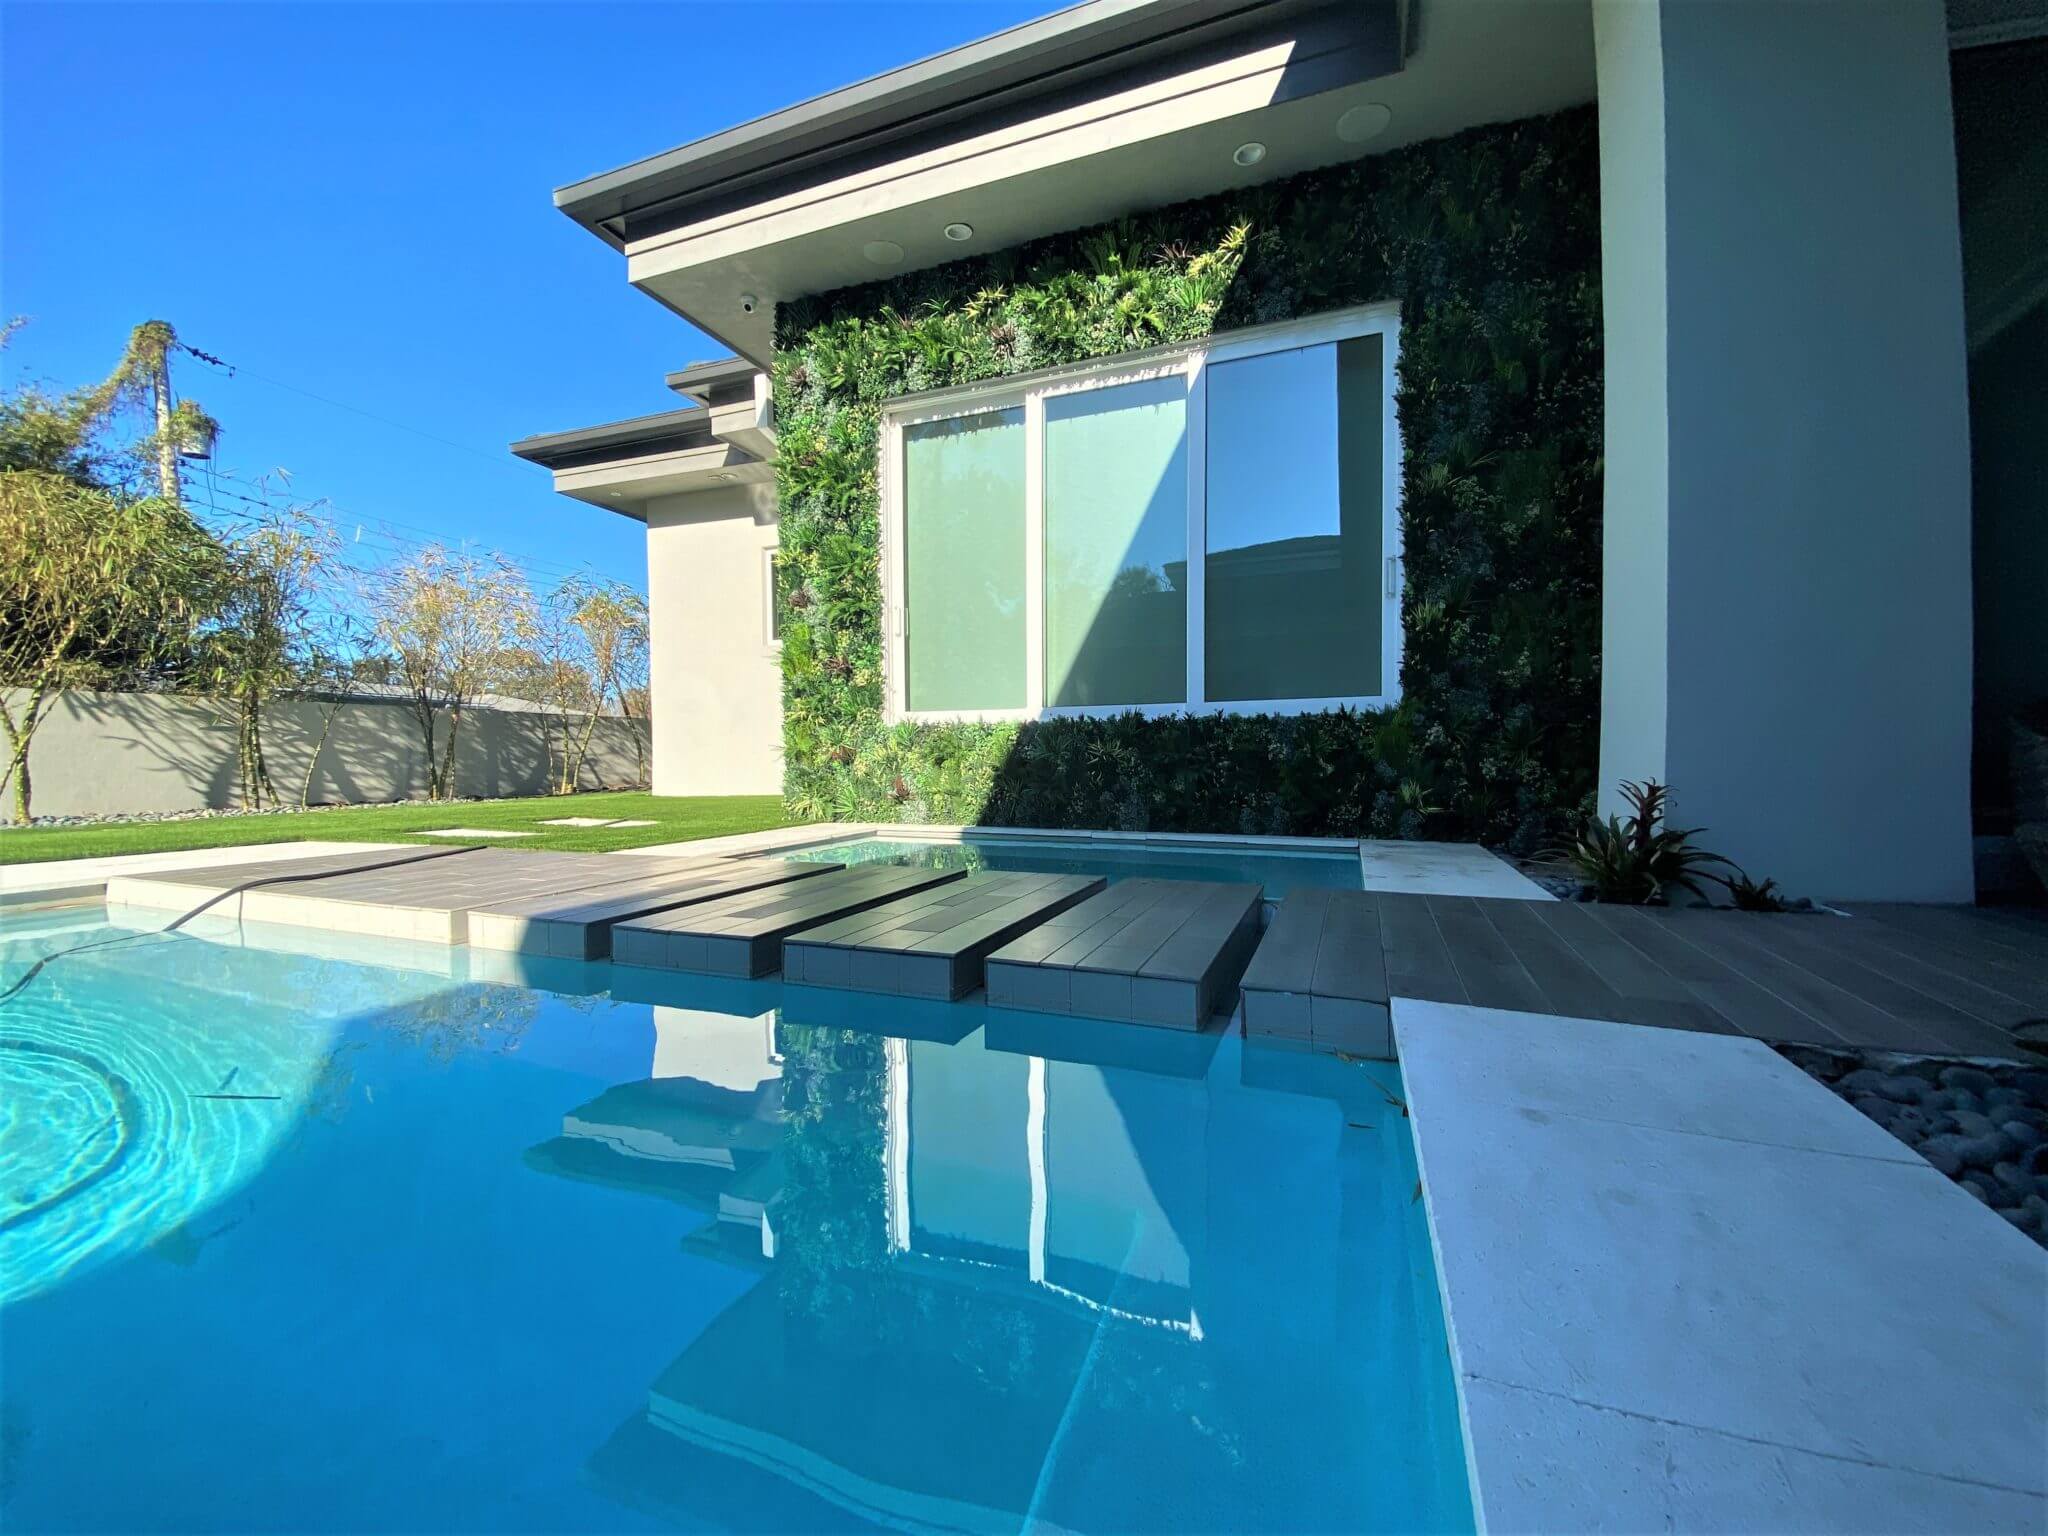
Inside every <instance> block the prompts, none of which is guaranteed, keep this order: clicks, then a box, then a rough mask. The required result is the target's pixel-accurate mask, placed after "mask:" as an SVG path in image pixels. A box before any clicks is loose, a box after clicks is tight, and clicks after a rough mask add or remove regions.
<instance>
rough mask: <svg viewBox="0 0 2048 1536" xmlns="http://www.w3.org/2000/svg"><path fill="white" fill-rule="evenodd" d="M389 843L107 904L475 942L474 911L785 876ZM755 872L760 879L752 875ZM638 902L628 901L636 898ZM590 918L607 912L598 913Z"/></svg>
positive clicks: (159, 888) (195, 879) (212, 875)
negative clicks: (406, 849) (415, 849)
mask: <svg viewBox="0 0 2048 1536" xmlns="http://www.w3.org/2000/svg"><path fill="white" fill-rule="evenodd" d="M419 852H420V854H421V855H422V856H421V857H417V858H399V857H396V856H395V855H394V854H393V853H392V852H391V851H389V850H387V851H384V852H382V853H367V854H364V855H361V856H360V857H357V856H352V855H346V854H327V855H321V856H319V857H317V858H314V859H309V860H307V861H306V862H305V864H304V866H303V867H301V866H299V865H298V863H297V861H287V862H286V863H283V864H275V863H273V864H259V865H253V866H251V865H226V866H222V867H218V868H206V869H196V870H184V871H180V872H178V873H177V874H174V875H163V876H157V877H142V876H126V877H123V878H120V879H116V880H111V881H109V882H108V884H107V902H108V904H109V905H111V906H122V905H125V906H139V907H150V908H155V909H157V910H176V911H187V910H193V909H199V908H203V909H205V910H206V911H208V912H210V913H212V914H214V915H217V916H221V917H238V918H242V919H245V920H247V921H249V922H265V923H279V924H284V925H287V926H291V927H302V928H325V929H328V930H331V931H333V932H337V933H353V934H362V935H367V936H371V937H377V938H394V939H415V940H419V941H422V942H425V943H431V944H466V943H469V942H470V914H471V913H472V912H484V911H489V912H505V913H507V914H512V913H514V912H516V910H517V909H519V908H520V907H522V906H525V907H534V906H540V905H547V904H552V905H553V906H554V907H555V908H556V909H557V910H564V909H568V908H570V907H574V906H579V905H584V906H591V905H594V904H596V903H597V902H599V901H600V900H601V899H609V898H626V897H629V896H632V895H635V894H637V893H640V892H644V891H647V890H650V889H658V890H660V891H662V892H663V893H665V894H667V895H669V896H672V897H673V899H674V901H675V902H677V903H680V902H683V901H686V900H689V899H690V898H689V894H688V891H689V888H690V887H692V886H696V885H702V886H706V887H708V891H709V894H713V895H717V894H722V893H724V892H726V891H730V890H732V889H734V888H735V886H734V884H733V883H732V882H733V881H734V880H736V879H739V880H744V879H748V878H752V877H753V876H750V875H749V874H748V873H747V872H746V870H747V866H755V869H754V872H753V874H754V875H757V876H759V877H760V879H768V878H773V879H787V878H791V877H792V876H791V875H790V873H788V869H789V866H788V864H787V863H786V862H785V861H783V860H777V859H760V860H737V859H701V858H698V859H682V858H655V857H635V858H631V859H626V858H619V857H616V856H614V855H610V854H596V853H588V854H579V853H523V852H514V851H512V850H510V849H505V848H453V849H447V850H442V849H424V850H419ZM756 883H759V880H757V881H756ZM629 904H630V903H629ZM592 920H593V921H601V920H602V919H601V918H595V917H593V919H592Z"/></svg>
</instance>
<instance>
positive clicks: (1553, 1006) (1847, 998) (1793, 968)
mask: <svg viewBox="0 0 2048 1536" xmlns="http://www.w3.org/2000/svg"><path fill="white" fill-rule="evenodd" d="M1367 899H1368V900H1369V901H1371V902H1372V903H1373V905H1374V907H1375V908H1376V916H1377V918H1378V923H1379V941H1380V948H1381V954H1382V957H1383V959H1384V963H1385V966H1386V979H1387V990H1388V992H1389V993H1390V994H1391V995H1392V996H1394V997H1410V998H1419V999H1424V1000H1428V1001H1433V1002H1448V1003H1469V1004H1472V1005H1475V1006H1477V1007H1482V1008H1501V1009H1509V1010H1514V1011H1518V1012H1527V1013H1548V1014H1562V1015H1568V1016H1571V1017H1576V1018H1588V1019H1609V1020H1618V1021H1622V1022H1627V1023H1634V1024H1653V1025H1661V1026H1664V1027H1666V1028H1673V1029H1695V1030H1706V1031H1710V1032H1714V1033H1719V1034H1738V1035H1749V1036H1752V1037H1754V1038H1756V1039H1760V1040H1769V1041H1774V1042H1796V1043H1800V1044H1809V1045H1822V1046H1837V1047H1851V1046H1853V1047H1857V1048H1863V1049H1873V1050H1892V1051H1905V1052H1912V1053H1921V1054H1928V1055H1961V1056H2006V1057H2011V1056H2023V1055H2024V1054H2025V1053H2024V1052H2023V1051H2022V1050H2021V1049H2020V1048H2019V1047H2018V1046H2017V1044H2016V1043H2015V1041H2014V1039H2013V1033H2012V1031H2013V1030H2014V1029H2015V1028H2016V1027H2017V1026H2018V1025H2020V1024H2022V1023H2024V1022H2027V1021H2029V1020H2034V1019H2040V1018H2043V1017H2048V921H2044V920H2042V919H2038V918H2035V917H2032V916H2029V915H2025V914H2021V913H2017V912H2000V911H1995V910H1986V909H1982V908H1963V907H1913V906H1879V905H1872V906H1868V907H1862V908H1857V909H1855V911H1854V913H1853V915H1851V916H1849V917H1834V916H1829V915H1825V914H1789V913H1788V914H1764V913H1746V912H1729V911H1704V910H1697V909H1678V910H1661V909H1656V908H1648V907H1622V906H1605V905H1598V904H1576V903H1570V902H1538V901H1526V902H1525V901H1501V900H1485V899H1473V898H1466V897H1451V896H1369V897H1368V898H1367Z"/></svg>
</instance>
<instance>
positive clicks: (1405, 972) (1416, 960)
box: [1372, 894, 1472, 1003]
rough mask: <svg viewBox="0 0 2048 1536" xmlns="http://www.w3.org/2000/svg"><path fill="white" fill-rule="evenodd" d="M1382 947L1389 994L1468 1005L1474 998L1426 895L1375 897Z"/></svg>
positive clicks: (1375, 909) (1375, 895)
mask: <svg viewBox="0 0 2048 1536" xmlns="http://www.w3.org/2000/svg"><path fill="white" fill-rule="evenodd" d="M1372 904H1373V909H1374V911H1375V913H1376V914H1377V915H1378V917H1379V921H1380V948H1381V951H1382V952H1383V953H1384V954H1385V956H1386V961H1387V991H1388V993H1389V994H1390V995H1391V996H1394V997H1413V998H1417V999H1420V1000H1422V1001H1424V1002H1431V1003H1469V1002H1471V1001H1472V996H1471V994H1470V993H1469V992H1467V991H1466V990H1465V983H1464V982H1463V981H1462V980H1460V979H1459V976H1458V968H1457V967H1456V966H1455V965H1453V964H1452V963H1451V951H1450V946H1449V945H1447V944H1446V943H1445V942H1444V936H1443V934H1442V933H1441V932H1439V931H1438V929H1437V925H1436V918H1435V916H1434V915H1433V914H1432V913H1431V912H1430V910H1429V898H1428V897H1426V896H1405V895H1404V896H1390V895H1382V894H1374V895H1373V896H1372Z"/></svg>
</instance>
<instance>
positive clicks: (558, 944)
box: [469, 855, 844, 960]
mask: <svg viewBox="0 0 2048 1536" xmlns="http://www.w3.org/2000/svg"><path fill="white" fill-rule="evenodd" d="M522 857H530V855H522ZM843 867H844V866H843V865H839V864H828V863H824V862H821V861H818V860H798V859H774V858H768V859H711V860H707V861H705V862H704V863H702V864H699V865H695V866H692V867H691V868H689V869H686V870H677V871H670V872H667V873H657V874H656V875H654V876H652V877H641V878H638V879H622V880H621V881H619V882H618V883H616V884H611V885H601V886H597V887H594V888H591V889H586V890H577V891H549V892H547V893H545V894H542V895H528V896H515V897H510V898H493V899H492V900H490V901H489V902H487V903H486V904H484V905H482V906H477V907H472V908H471V909H470V913H469V943H470V945H471V947H472V948H476V949H509V950H513V951H515V952H517V953H519V954H522V955H553V956H554V957H555V958H557V959H560V960H606V959H609V958H610V957H611V953H612V942H613V934H614V932H615V931H616V929H617V927H618V925H619V924H620V923H622V922H627V921H630V920H632V919H635V918H645V917H650V916H652V917H660V916H665V915H668V914H670V913H673V912H675V911H676V910H678V909H682V910H689V909H691V908H694V907H696V906H700V905H703V904H706V903H712V902H717V901H719V900H721V899H731V898H735V897H738V896H740V895H742V894H744V895H747V896H758V894H759V893H761V892H763V891H767V890H774V889H777V888H779V887H782V886H788V885H804V884H808V883H809V882H810V881H811V880H812V879H814V878H816V877H817V876H820V875H826V874H830V873H832V872H834V871H836V870H839V869H841V868H843Z"/></svg>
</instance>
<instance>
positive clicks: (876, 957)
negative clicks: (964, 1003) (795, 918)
mask: <svg viewBox="0 0 2048 1536" xmlns="http://www.w3.org/2000/svg"><path fill="white" fill-rule="evenodd" d="M1103 885H1104V882H1103V880H1102V877H1101V876H1099V875H1024V874H978V875H969V876H967V877H966V878H965V879H964V880H959V881H955V882H953V883H951V884H949V885H945V886H940V887H937V888H935V889H932V890H927V891H921V892H919V893H918V894H917V895H915V896H904V897H899V898H898V899H896V900H895V901H890V902H885V903H884V904H883V905H881V906H879V907H875V908H873V909H872V910H870V911H867V912H862V913H859V914H858V915H856V916H853V917H844V918H841V919H839V920H838V921H837V922H832V923H826V924H825V925H823V926H822V927H818V928H807V929H805V930H804V931H803V932H801V933H799V934H795V935H793V936H792V937H791V938H789V939H788V940H787V941H786V942H785V943H784V944H783V946H782V969H783V975H784V977H785V978H786V979H787V980H789V981H794V982H800V983H803V984H805V985H808V986H819V987H845V988H850V989H852V990H854V991H857V992H886V993H890V994H893V995H895V996H898V997H921V998H939V999H948V998H957V997H965V996H966V995H967V994H968V993H970V992H972V991H973V990H974V989H975V988H977V987H979V986H980V985H981V983H982V966H983V962H984V961H985V960H986V959H987V958H988V956H989V954H990V953H991V952H992V951H994V950H997V949H1000V948H1001V947H1002V946H1003V945H1005V944H1007V943H1009V942H1010V940H1012V939H1014V938H1016V937H1017V936H1018V935H1019V934H1022V933H1027V932H1029V931H1030V930H1031V929H1033V928H1036V927H1037V926H1038V925H1039V924H1041V923H1043V922H1044V921H1045V920H1046V919H1047V918H1050V917H1054V916H1056V915H1058V914H1059V913H1061V912H1064V911H1065V910H1066V909H1067V908H1068V907H1071V906H1073V905H1074V904H1075V903H1076V902H1080V901H1085V900H1086V899H1087V898H1088V897H1090V896H1092V895H1094V894H1095V893H1096V892H1097V891H1100V890H1101V889H1102V888H1103Z"/></svg>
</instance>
